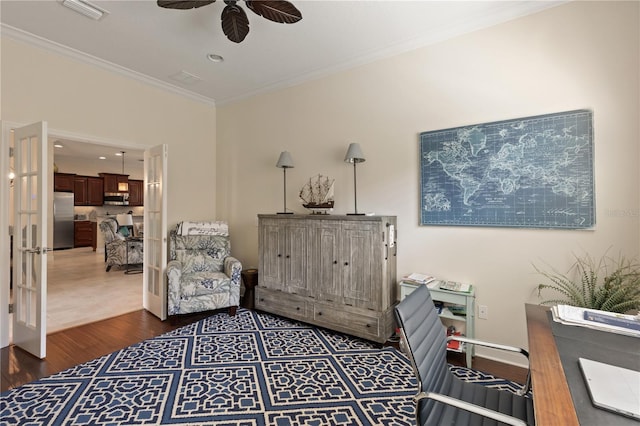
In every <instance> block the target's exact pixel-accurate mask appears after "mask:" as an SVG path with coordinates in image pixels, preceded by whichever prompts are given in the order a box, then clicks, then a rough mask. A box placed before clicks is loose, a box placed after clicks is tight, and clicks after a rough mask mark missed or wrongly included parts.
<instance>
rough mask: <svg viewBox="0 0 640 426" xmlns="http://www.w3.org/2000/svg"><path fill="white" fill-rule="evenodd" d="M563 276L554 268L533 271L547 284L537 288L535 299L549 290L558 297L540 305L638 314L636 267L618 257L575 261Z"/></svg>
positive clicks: (587, 257)
mask: <svg viewBox="0 0 640 426" xmlns="http://www.w3.org/2000/svg"><path fill="white" fill-rule="evenodd" d="M574 257H575V259H576V261H575V262H574V263H573V265H572V266H571V268H570V269H569V271H568V272H567V273H566V274H563V273H560V272H558V271H557V270H556V269H555V268H551V271H550V272H549V271H544V270H542V269H540V268H538V267H537V266H536V265H533V267H534V268H535V270H536V271H537V272H538V273H539V274H540V275H542V276H543V277H545V278H547V279H548V280H549V282H547V283H542V284H538V296H539V297H542V293H543V290H552V291H554V292H556V293H559V294H560V296H559V297H558V298H555V299H550V300H544V301H542V302H541V303H542V304H564V305H571V306H578V307H581V308H589V309H598V310H601V311H609V312H617V313H627V312H629V311H637V310H640V264H638V262H637V261H636V260H630V259H627V258H626V257H624V256H622V255H620V256H618V258H617V259H614V258H612V257H609V256H607V255H606V254H605V255H604V256H602V257H601V258H600V260H598V261H596V260H595V259H593V258H592V257H591V256H590V255H588V254H587V255H585V256H583V257H578V256H576V255H574Z"/></svg>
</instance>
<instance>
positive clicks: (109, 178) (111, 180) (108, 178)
mask: <svg viewBox="0 0 640 426" xmlns="http://www.w3.org/2000/svg"><path fill="white" fill-rule="evenodd" d="M100 176H102V179H103V180H104V192H118V179H117V177H116V175H112V174H107V173H101V174H100Z"/></svg>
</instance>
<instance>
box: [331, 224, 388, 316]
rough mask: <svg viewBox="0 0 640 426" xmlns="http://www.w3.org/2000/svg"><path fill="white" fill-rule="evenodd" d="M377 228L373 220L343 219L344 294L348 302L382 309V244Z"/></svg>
mask: <svg viewBox="0 0 640 426" xmlns="http://www.w3.org/2000/svg"><path fill="white" fill-rule="evenodd" d="M378 228H379V227H378V226H376V224H374V223H368V222H362V221H354V222H348V221H345V222H342V251H341V255H342V267H343V270H342V295H343V301H344V303H345V304H346V305H352V306H356V307H358V308H365V309H373V310H378V309H380V294H379V293H380V291H381V288H382V282H381V280H382V276H381V273H380V271H378V270H377V269H378V267H377V265H378V264H379V262H380V261H379V259H381V246H382V243H381V241H380V237H378V235H377V234H378V233H377V232H376V231H377V230H378ZM376 237H377V238H376Z"/></svg>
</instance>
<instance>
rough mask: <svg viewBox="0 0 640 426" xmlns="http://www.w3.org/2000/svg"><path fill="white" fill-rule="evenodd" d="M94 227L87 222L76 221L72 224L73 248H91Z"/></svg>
mask: <svg viewBox="0 0 640 426" xmlns="http://www.w3.org/2000/svg"><path fill="white" fill-rule="evenodd" d="M94 229H95V227H94V226H92V223H91V221H89V220H76V221H75V222H73V246H74V247H93V246H94V240H93V239H94V232H93V230H94Z"/></svg>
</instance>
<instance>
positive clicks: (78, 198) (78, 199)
mask: <svg viewBox="0 0 640 426" xmlns="http://www.w3.org/2000/svg"><path fill="white" fill-rule="evenodd" d="M73 205H75V206H85V205H87V178H86V177H84V176H76V177H75V179H74V181H73Z"/></svg>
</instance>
